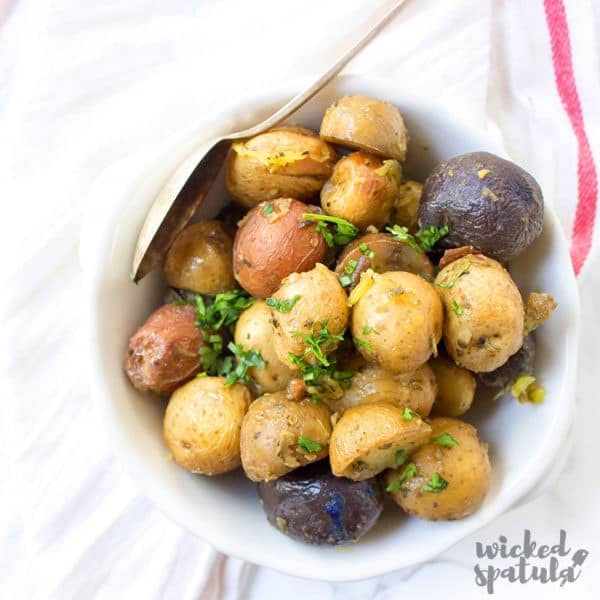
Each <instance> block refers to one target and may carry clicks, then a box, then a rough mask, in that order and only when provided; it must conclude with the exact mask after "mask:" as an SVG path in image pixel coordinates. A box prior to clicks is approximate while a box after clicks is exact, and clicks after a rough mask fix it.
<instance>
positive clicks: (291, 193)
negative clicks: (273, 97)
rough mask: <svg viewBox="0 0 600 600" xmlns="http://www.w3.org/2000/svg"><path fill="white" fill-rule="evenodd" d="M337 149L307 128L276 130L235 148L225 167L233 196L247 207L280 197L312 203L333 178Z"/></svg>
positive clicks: (278, 128)
mask: <svg viewBox="0 0 600 600" xmlns="http://www.w3.org/2000/svg"><path fill="white" fill-rule="evenodd" d="M336 160H337V154H336V152H335V150H334V149H333V148H332V147H331V146H330V145H329V144H328V143H327V142H324V141H323V140H322V139H320V138H319V137H318V136H317V134H316V133H315V132H314V131H311V130H310V129H306V128H305V127H296V126H294V127H292V126H284V127H275V128H273V129H270V130H269V131H267V132H265V133H261V134H260V135H257V136H255V137H253V138H250V139H249V140H246V141H245V142H236V143H234V144H233V145H232V147H231V150H230V152H229V155H228V157H227V162H226V164H225V185H226V186H227V189H228V191H229V193H230V194H231V195H232V196H233V197H234V198H235V199H236V200H237V201H238V202H239V203H241V204H243V205H244V206H247V207H249V208H250V207H252V206H256V205H257V204H259V203H260V202H264V201H265V200H273V199H275V198H280V197H290V198H297V199H298V200H310V199H311V198H314V197H315V196H316V195H317V194H318V193H319V190H320V189H321V188H322V187H323V184H324V183H325V181H326V180H327V179H328V178H329V176H330V175H331V172H332V170H333V165H334V164H335V161H336Z"/></svg>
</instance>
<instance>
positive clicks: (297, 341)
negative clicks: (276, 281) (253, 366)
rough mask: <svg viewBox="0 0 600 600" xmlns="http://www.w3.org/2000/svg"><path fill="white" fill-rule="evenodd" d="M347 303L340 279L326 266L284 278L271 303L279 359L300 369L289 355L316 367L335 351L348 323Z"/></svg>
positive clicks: (291, 366) (275, 344) (274, 342)
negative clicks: (324, 357) (322, 357)
mask: <svg viewBox="0 0 600 600" xmlns="http://www.w3.org/2000/svg"><path fill="white" fill-rule="evenodd" d="M347 302H348V297H347V296H346V292H344V289H343V288H342V286H341V284H340V282H339V280H338V278H337V277H336V275H335V274H334V273H333V272H332V271H330V270H329V269H328V268H327V267H325V266H324V265H321V264H317V265H316V266H315V268H314V269H312V270H311V271H307V272H306V273H292V274H291V275H290V276H289V277H287V278H286V279H284V281H283V283H282V284H281V287H280V288H279V289H278V290H277V292H275V293H274V294H273V300H272V301H270V305H271V306H272V308H271V313H272V316H273V325H274V327H275V337H274V338H273V344H274V347H275V351H276V352H277V356H279V360H280V361H281V362H282V363H283V364H286V365H288V366H289V367H290V368H298V362H297V360H294V359H293V358H291V357H290V354H293V355H295V356H296V357H298V358H300V359H302V360H305V361H306V362H307V363H310V364H314V363H315V362H318V361H319V360H320V357H321V355H324V354H329V353H330V352H332V351H333V350H335V349H336V348H337V346H338V345H339V343H340V342H341V341H342V336H343V333H344V331H345V329H346V325H347V324H348V317H349V310H348V306H347Z"/></svg>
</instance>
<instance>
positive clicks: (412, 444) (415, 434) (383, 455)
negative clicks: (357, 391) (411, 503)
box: [329, 402, 431, 481]
mask: <svg viewBox="0 0 600 600" xmlns="http://www.w3.org/2000/svg"><path fill="white" fill-rule="evenodd" d="M430 434H431V427H430V426H429V425H428V424H427V423H425V421H423V420H422V419H421V417H419V415H418V414H416V413H415V412H413V411H411V410H410V409H408V408H402V407H398V406H394V405H393V404H390V403H388V402H375V403H373V404H361V405H359V406H354V407H352V408H349V409H348V410H347V411H346V412H344V414H343V415H342V416H341V417H340V418H339V420H338V421H337V423H336V424H335V427H334V428H333V433H332V434H331V440H330V446H329V460H330V462H331V470H332V472H333V474H334V475H337V476H338V477H347V478H348V479H352V480H354V481H362V480H364V479H368V478H369V477H373V476H374V475H377V473H381V471H383V470H384V469H387V468H390V467H394V466H395V465H396V464H397V462H398V461H399V460H400V458H403V457H404V456H406V455H408V454H410V453H411V452H413V451H414V450H415V449H416V448H418V447H419V446H421V445H422V444H424V443H426V442H427V440H428V439H429V436H430Z"/></svg>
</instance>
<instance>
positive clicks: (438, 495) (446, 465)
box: [385, 417, 490, 521]
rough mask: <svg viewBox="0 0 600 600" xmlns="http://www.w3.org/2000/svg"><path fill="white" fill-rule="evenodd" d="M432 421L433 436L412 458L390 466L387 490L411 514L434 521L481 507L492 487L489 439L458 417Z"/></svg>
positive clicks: (469, 512)
mask: <svg viewBox="0 0 600 600" xmlns="http://www.w3.org/2000/svg"><path fill="white" fill-rule="evenodd" d="M430 424H431V428H432V432H431V441H430V442H429V443H427V444H425V445H424V446H421V447H420V448H419V449H418V450H417V451H416V452H415V453H414V454H413V455H412V456H411V457H410V461H411V462H410V463H408V464H407V465H404V466H402V467H400V468H399V469H393V470H390V471H387V473H386V475H385V478H386V482H387V484H388V491H391V492H392V494H391V495H392V498H393V499H394V501H395V502H396V503H397V504H398V505H399V506H400V507H401V508H402V509H403V510H405V511H406V512H407V513H408V514H409V515H413V516H416V517H420V518H421V519H427V520H430V521H449V520H454V519H463V518H464V517H466V516H468V515H470V514H471V513H473V512H475V511H476V510H477V509H478V508H479V507H480V506H481V504H482V502H483V500H484V498H485V496H486V494H487V492H488V489H489V485H490V459H489V457H488V447H487V444H482V443H481V442H480V441H479V438H478V437H477V431H476V430H475V428H474V427H473V426H472V425H469V424H468V423H464V422H463V421H460V420H459V419H451V418H443V417H440V418H438V419H432V420H431V422H430ZM436 439H437V441H435V440H436ZM456 444H457V445H456Z"/></svg>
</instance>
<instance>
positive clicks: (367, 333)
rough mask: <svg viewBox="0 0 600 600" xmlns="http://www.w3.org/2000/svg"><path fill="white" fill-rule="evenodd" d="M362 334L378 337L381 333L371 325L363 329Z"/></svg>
mask: <svg viewBox="0 0 600 600" xmlns="http://www.w3.org/2000/svg"><path fill="white" fill-rule="evenodd" d="M362 333H363V335H369V334H370V333H374V334H376V335H379V331H377V330H376V329H374V328H373V327H371V326H370V325H365V326H364V327H363V330H362Z"/></svg>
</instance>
